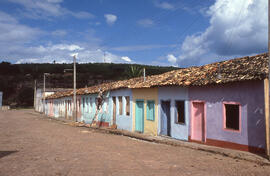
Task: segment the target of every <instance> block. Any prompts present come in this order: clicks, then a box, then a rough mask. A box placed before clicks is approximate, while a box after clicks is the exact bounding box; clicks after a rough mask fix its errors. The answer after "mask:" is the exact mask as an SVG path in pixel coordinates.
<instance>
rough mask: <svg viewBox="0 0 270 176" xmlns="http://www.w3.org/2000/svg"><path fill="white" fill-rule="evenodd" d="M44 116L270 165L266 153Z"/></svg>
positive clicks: (106, 131)
mask: <svg viewBox="0 0 270 176" xmlns="http://www.w3.org/2000/svg"><path fill="white" fill-rule="evenodd" d="M37 114H38V113H37ZM39 115H40V114H39ZM42 116H43V117H46V118H49V119H52V120H56V121H62V122H64V124H68V125H71V126H75V127H81V128H87V129H89V130H93V131H96V132H101V133H107V134H114V135H122V136H128V137H131V138H135V139H139V140H144V141H148V142H154V143H158V144H166V145H171V146H177V147H186V148H189V149H195V150H201V151H205V152H210V153H214V154H219V155H222V156H226V157H230V158H233V159H239V160H245V161H250V162H254V163H256V164H259V165H270V162H269V160H268V159H266V155H258V154H254V153H250V152H245V151H239V150H233V149H226V148H221V147H215V146H209V145H204V144H198V143H194V142H188V141H182V140H178V139H174V138H170V137H165V136H150V135H146V134H142V133H137V132H130V131H126V130H119V129H112V128H108V127H107V128H104V127H95V126H90V125H89V124H84V123H81V122H74V121H71V120H66V119H63V118H53V117H48V116H45V115H42Z"/></svg>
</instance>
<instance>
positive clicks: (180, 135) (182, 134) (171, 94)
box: [158, 87, 189, 140]
mask: <svg viewBox="0 0 270 176" xmlns="http://www.w3.org/2000/svg"><path fill="white" fill-rule="evenodd" d="M162 100H163V101H170V102H171V108H170V114H171V137H173V138H176V139H181V140H188V132H189V101H188V89H187V88H182V87H160V88H158V102H159V104H158V111H159V123H158V134H160V133H161V101H162ZM176 100H184V101H185V124H177V123H175V122H176V118H177V117H176V113H177V109H176V107H175V101H176Z"/></svg>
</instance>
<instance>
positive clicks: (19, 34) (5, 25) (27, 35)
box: [0, 11, 42, 45]
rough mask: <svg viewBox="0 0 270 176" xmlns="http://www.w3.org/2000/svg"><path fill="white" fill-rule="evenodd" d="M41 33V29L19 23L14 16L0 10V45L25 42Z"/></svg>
mask: <svg viewBox="0 0 270 176" xmlns="http://www.w3.org/2000/svg"><path fill="white" fill-rule="evenodd" d="M41 33H42V31H41V30H39V29H37V28H31V27H28V26H26V25H22V24H19V23H18V21H17V20H16V19H15V18H14V17H12V16H10V15H8V14H6V13H4V12H1V11H0V34H1V35H0V45H1V44H2V45H9V44H14V43H27V42H28V41H30V40H31V39H34V38H35V37H36V36H37V35H39V34H41Z"/></svg>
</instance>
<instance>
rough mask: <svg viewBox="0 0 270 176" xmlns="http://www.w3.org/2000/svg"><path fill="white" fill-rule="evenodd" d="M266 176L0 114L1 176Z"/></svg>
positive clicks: (29, 115)
mask: <svg viewBox="0 0 270 176" xmlns="http://www.w3.org/2000/svg"><path fill="white" fill-rule="evenodd" d="M10 175H16V176H17V175H27V176H31V175H35V176H38V175H76V176H78V175H104V176H105V175H117V176H118V175H128V176H129V175H155V176H156V175H192V176H196V175H202V176H212V175H213V176H223V175H224V176H225V175H226V176H228V175H245V176H247V175H256V176H257V175H263V176H266V175H270V166H260V165H257V164H255V163H252V162H247V161H242V160H236V159H232V158H228V157H224V156H221V155H216V154H212V153H208V152H203V151H198V150H192V149H188V148H182V147H174V146H169V145H163V144H155V143H150V142H144V141H140V140H135V139H131V138H128V137H124V136H117V135H111V134H103V133H98V132H93V131H89V130H88V129H86V128H78V127H72V126H69V125H65V124H63V122H58V121H54V120H49V119H48V118H42V116H41V115H39V114H37V113H35V112H33V110H12V111H0V176H10Z"/></svg>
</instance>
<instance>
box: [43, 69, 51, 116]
mask: <svg viewBox="0 0 270 176" xmlns="http://www.w3.org/2000/svg"><path fill="white" fill-rule="evenodd" d="M49 75H50V73H44V74H43V81H44V82H43V113H44V114H45V90H46V76H49Z"/></svg>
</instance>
